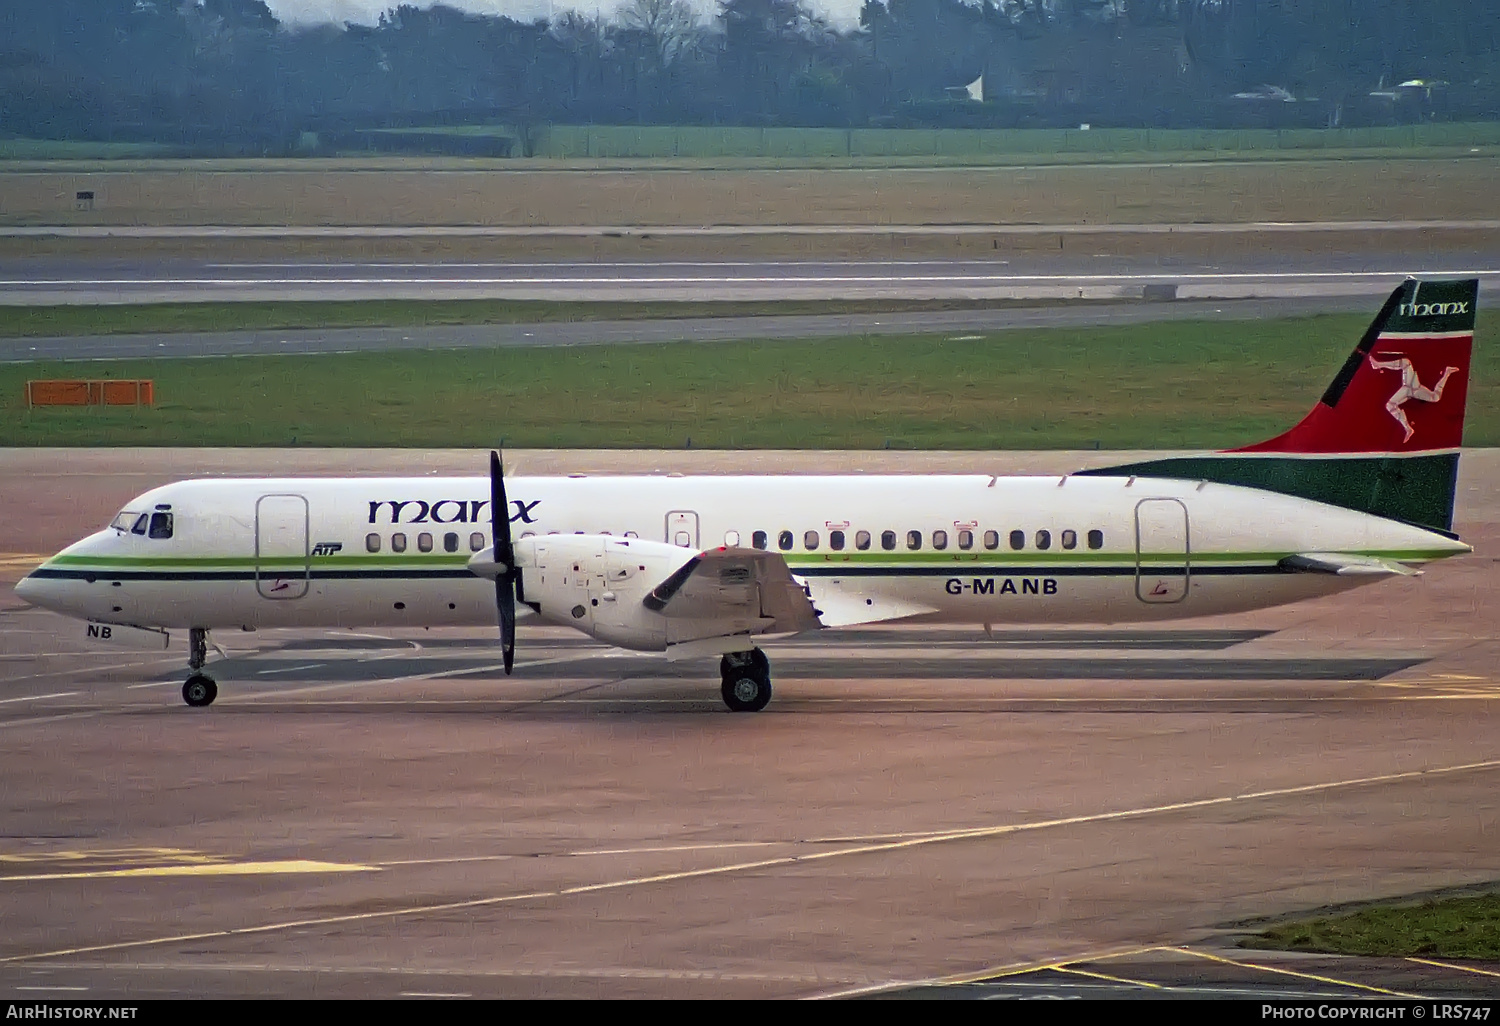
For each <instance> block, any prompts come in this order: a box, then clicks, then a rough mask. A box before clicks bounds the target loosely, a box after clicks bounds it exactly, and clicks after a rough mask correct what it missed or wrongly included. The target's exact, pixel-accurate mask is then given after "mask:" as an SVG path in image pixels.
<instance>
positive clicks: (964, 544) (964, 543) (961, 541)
mask: <svg viewBox="0 0 1500 1026" xmlns="http://www.w3.org/2000/svg"><path fill="white" fill-rule="evenodd" d="M958 547H959V548H961V549H972V548H973V547H974V532H973V531H959V532H958Z"/></svg>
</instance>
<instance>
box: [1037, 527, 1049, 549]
mask: <svg viewBox="0 0 1500 1026" xmlns="http://www.w3.org/2000/svg"><path fill="white" fill-rule="evenodd" d="M1036 547H1037V548H1039V549H1050V548H1051V547H1052V532H1051V531H1038V532H1037V533H1036Z"/></svg>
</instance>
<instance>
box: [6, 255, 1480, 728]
mask: <svg viewBox="0 0 1500 1026" xmlns="http://www.w3.org/2000/svg"><path fill="white" fill-rule="evenodd" d="M1478 290H1479V283H1478V280H1477V279H1463V280H1444V281H1417V280H1415V279H1408V280H1407V281H1406V282H1404V283H1403V284H1402V285H1400V286H1399V287H1398V288H1396V289H1395V291H1394V292H1392V293H1391V295H1390V297H1389V298H1388V299H1387V300H1386V302H1385V304H1384V306H1383V307H1382V308H1381V310H1380V312H1379V314H1378V315H1377V316H1376V318H1375V320H1374V322H1373V323H1372V324H1371V325H1370V327H1369V329H1368V330H1367V331H1366V332H1365V334H1364V336H1363V338H1362V339H1361V340H1360V342H1359V344H1358V346H1357V347H1356V348H1355V350H1354V352H1353V353H1352V354H1351V355H1350V356H1349V358H1348V359H1347V360H1346V361H1345V363H1344V365H1343V367H1342V368H1341V369H1340V370H1339V372H1338V374H1337V376H1336V377H1335V378H1334V380H1333V382H1332V384H1330V385H1329V387H1328V389H1327V390H1326V391H1325V392H1324V394H1323V396H1322V398H1321V399H1320V400H1319V401H1318V403H1317V404H1316V405H1315V406H1314V407H1313V409H1312V410H1311V412H1309V413H1308V414H1307V415H1306V416H1305V417H1304V418H1303V419H1302V420H1301V421H1300V422H1299V423H1297V424H1296V425H1295V426H1294V427H1292V428H1291V429H1290V430H1289V431H1287V432H1285V433H1283V434H1281V435H1278V436H1277V437H1275V438H1272V439H1270V440H1268V441H1265V442H1261V443H1259V444H1256V445H1251V446H1246V447H1244V448H1239V449H1231V450H1226V451H1222V452H1215V453H1204V454H1199V455H1189V456H1174V457H1164V458H1159V459H1150V460H1145V461H1142V462H1136V463H1130V464H1125V465H1122V466H1116V467H1108V468H1103V469H1093V470H1086V471H1080V472H1077V473H1071V474H1061V475H1052V476H1045V477H1042V476H1027V477H1000V476H991V475H983V474H981V475H963V476H866V475H858V476H854V475H848V476H824V477H806V476H797V477H775V476H755V477H752V476H746V477H682V476H678V475H667V476H665V477H661V476H653V477H586V476H583V475H568V476H567V477H561V478H526V477H518V478H514V479H509V480H507V478H506V477H505V473H504V469H503V466H502V464H501V461H500V459H499V457H498V455H497V454H496V453H493V452H492V453H491V454H490V461H491V465H490V474H489V478H488V480H486V479H485V478H484V477H472V478H432V477H406V478H400V477H372V478H267V479H213V480H189V481H182V482H178V483H176V484H169V485H166V486H164V487H160V488H155V489H152V490H150V491H148V492H146V493H144V494H143V495H141V496H139V497H138V498H136V499H134V500H132V501H131V502H129V503H127V504H126V506H125V508H124V510H122V511H121V512H120V514H119V515H118V516H117V517H115V518H114V520H113V522H112V523H111V524H110V525H109V526H107V527H105V528H104V529H102V530H100V531H97V532H95V533H93V534H91V535H89V536H88V537H86V538H84V539H82V540H81V541H78V542H76V543H75V544H73V545H70V546H68V547H67V548H66V549H64V550H63V551H62V552H60V553H58V554H57V555H55V556H53V557H52V558H51V559H48V560H47V561H46V562H45V563H43V564H42V565H41V566H40V567H38V568H37V569H36V570H34V571H33V572H32V573H31V574H29V575H28V576H27V577H26V578H25V579H24V580H22V581H21V582H19V583H18V584H17V585H16V589H15V590H16V594H17V595H18V596H20V597H21V598H22V599H24V600H25V601H27V602H29V603H31V604H33V605H36V606H40V607H43V608H46V609H50V610H54V611H56V612H59V613H62V614H65V615H67V616H70V617H75V618H78V619H81V620H84V621H87V624H88V627H87V630H88V632H89V635H90V636H91V637H105V636H108V635H109V634H110V633H111V631H118V632H121V633H128V632H129V631H131V630H135V631H150V632H154V633H153V635H152V636H153V637H159V638H160V641H161V645H162V647H165V645H166V641H167V638H168V636H169V635H168V632H169V631H170V630H182V629H186V630H187V632H188V641H189V646H188V647H189V659H188V668H189V671H190V672H189V676H188V677H187V680H186V682H185V683H184V684H183V688H182V695H183V700H184V701H185V702H187V704H188V705H190V706H200V707H201V706H207V705H209V704H211V703H212V702H213V701H214V698H215V696H216V695H217V693H218V686H217V684H216V682H215V681H214V680H213V679H212V678H211V677H210V676H209V675H208V674H207V673H205V672H204V666H205V662H206V659H207V651H208V641H209V632H210V631H214V630H232V629H244V630H255V629H258V628H271V627H327V628H343V627H348V628H353V627H366V628H368V627H377V628H379V627H419V626H420V627H438V626H477V625H494V624H496V622H497V621H498V624H499V627H500V635H501V639H500V640H501V646H502V652H503V658H504V663H503V665H504V667H505V671H506V673H507V674H509V673H510V672H511V670H512V667H513V663H514V656H515V632H516V622H517V619H518V615H522V616H532V617H535V618H536V619H538V620H540V621H542V622H545V623H548V624H554V625H556V624H562V625H566V626H568V627H572V628H576V629H577V630H579V631H582V632H583V633H585V634H587V635H589V636H591V637H594V638H597V639H599V640H602V641H605V642H608V643H610V644H612V645H616V646H620V647H623V648H627V649H634V650H638V651H651V652H658V653H665V655H666V657H667V658H668V659H683V658H703V657H713V656H719V657H720V666H719V669H720V684H721V694H722V697H723V701H724V703H725V705H726V706H728V708H729V709H731V710H734V711H744V712H750V711H758V710H760V709H763V708H764V707H765V706H766V704H767V703H768V702H769V701H770V699H771V671H770V664H769V660H768V659H767V657H766V655H765V654H764V652H763V651H762V649H761V648H760V643H761V642H763V641H765V640H766V639H770V638H776V637H784V636H789V635H793V634H799V633H803V632H808V631H820V630H826V629H832V628H838V627H848V626H853V625H860V624H873V623H892V622H901V623H948V624H954V623H956V624H973V625H981V624H982V625H985V626H986V629H988V627H989V626H990V625H994V624H1012V625H1024V624H1048V625H1055V624H1064V623H1131V622H1158V621H1166V620H1176V619H1180V618H1185V617H1195V616H1206V615H1215V614H1222V613H1235V612H1241V611H1247V610H1253V609H1261V608H1265V607H1269V606H1277V605H1281V604H1284V603H1290V602H1298V601H1302V600H1305V599H1310V598H1315V597H1318V596H1323V595H1329V594H1333V593H1335V592H1339V591H1343V590H1345V589H1348V588H1352V587H1356V586H1358V585H1361V584H1366V583H1370V582H1372V581H1377V580H1381V579H1384V578H1388V577H1392V576H1408V575H1414V574H1416V573H1419V572H1420V571H1419V570H1418V569H1417V568H1418V567H1420V566H1421V565H1423V564H1425V563H1428V562H1431V561H1434V560H1440V559H1445V558H1448V557H1450V556H1456V555H1459V554H1461V553H1466V552H1469V551H1471V549H1470V547H1469V546H1468V545H1466V544H1465V543H1463V542H1462V541H1460V540H1459V539H1458V537H1457V536H1456V535H1455V534H1453V532H1452V526H1453V523H1452V522H1453V504H1454V492H1455V487H1456V480H1457V474H1458V450H1459V445H1460V442H1461V438H1462V433H1463V417H1464V408H1465V404H1466V398H1467V389H1468V378H1469V361H1470V352H1471V349H1472V343H1473V337H1474V324H1475V310H1476V305H1477V301H1478Z"/></svg>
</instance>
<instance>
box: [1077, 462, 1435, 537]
mask: <svg viewBox="0 0 1500 1026" xmlns="http://www.w3.org/2000/svg"><path fill="white" fill-rule="evenodd" d="M1078 476H1080V477H1132V476H1133V477H1166V478H1174V479H1176V480H1181V481H1212V482H1214V483H1215V484H1227V485H1242V486H1244V487H1246V488H1259V489H1262V490H1264V491H1268V492H1280V493H1281V494H1282V495H1293V496H1296V497H1297V498H1299V499H1311V500H1312V501H1314V502H1326V503H1328V504H1329V505H1330V506H1342V507H1343V508H1344V509H1352V510H1355V511H1357V512H1359V513H1369V514H1371V515H1372V516H1377V517H1384V518H1386V519H1387V520H1399V521H1402V522H1403V523H1407V524H1414V525H1416V526H1417V527H1426V528H1429V529H1434V530H1438V531H1450V530H1452V528H1453V496H1454V491H1455V489H1456V488H1457V485H1458V454H1457V453H1436V454H1432V455H1425V456H1354V455H1350V456H1342V455H1331V456H1260V455H1246V454H1238V453H1215V454H1213V455H1208V456H1176V457H1170V458H1168V459H1161V460H1147V461H1146V462H1144V463H1129V464H1126V465H1125V466H1123V467H1103V468H1100V469H1098V470H1080V471H1079V472H1078ZM1368 554H1369V555H1386V553H1383V552H1382V553H1368ZM1194 558H1196V556H1195V557H1194ZM1390 558H1392V559H1403V558H1407V557H1403V556H1391V557H1390Z"/></svg>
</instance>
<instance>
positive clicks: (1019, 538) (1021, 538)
mask: <svg viewBox="0 0 1500 1026" xmlns="http://www.w3.org/2000/svg"><path fill="white" fill-rule="evenodd" d="M1010 547H1011V548H1013V549H1015V550H1016V551H1017V552H1019V551H1021V550H1022V549H1024V548H1025V547H1026V532H1025V531H1012V532H1010Z"/></svg>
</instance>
